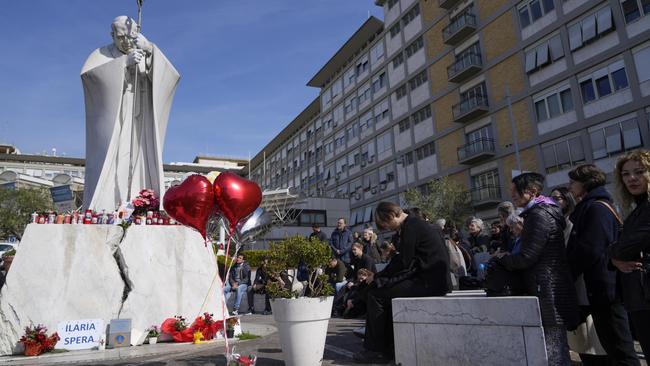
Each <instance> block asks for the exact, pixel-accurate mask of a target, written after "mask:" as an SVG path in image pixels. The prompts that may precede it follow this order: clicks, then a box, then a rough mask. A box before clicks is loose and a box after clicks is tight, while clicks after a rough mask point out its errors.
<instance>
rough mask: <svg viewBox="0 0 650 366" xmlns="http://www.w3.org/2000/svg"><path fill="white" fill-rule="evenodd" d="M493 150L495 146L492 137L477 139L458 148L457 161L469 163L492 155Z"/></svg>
mask: <svg viewBox="0 0 650 366" xmlns="http://www.w3.org/2000/svg"><path fill="white" fill-rule="evenodd" d="M495 150H496V147H495V144H494V140H493V139H488V138H483V139H478V140H475V141H472V142H470V143H468V144H466V145H463V146H461V147H459V148H458V162H459V163H461V164H471V163H474V162H476V161H479V160H481V159H484V158H487V157H491V156H494V152H495Z"/></svg>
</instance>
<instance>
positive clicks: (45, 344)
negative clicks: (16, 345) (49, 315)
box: [19, 324, 60, 356]
mask: <svg viewBox="0 0 650 366" xmlns="http://www.w3.org/2000/svg"><path fill="white" fill-rule="evenodd" d="M59 339H60V338H59V334H58V333H56V332H54V334H52V335H51V336H49V337H48V336H47V328H46V327H45V326H44V325H42V324H39V325H37V326H28V327H25V334H24V335H23V336H22V337H21V338H20V341H19V342H20V343H22V344H23V345H24V346H25V356H38V355H40V354H41V353H43V352H48V351H51V350H53V349H54V346H55V345H56V342H58V341H59Z"/></svg>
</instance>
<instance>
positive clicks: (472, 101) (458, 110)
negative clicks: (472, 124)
mask: <svg viewBox="0 0 650 366" xmlns="http://www.w3.org/2000/svg"><path fill="white" fill-rule="evenodd" d="M481 107H482V108H488V107H489V104H488V98H487V95H483V94H476V95H474V96H471V97H466V98H464V99H462V100H461V101H460V102H459V103H457V104H454V107H453V113H454V118H456V119H457V118H459V117H462V116H464V115H466V114H467V113H469V112H471V111H472V110H474V109H476V108H481Z"/></svg>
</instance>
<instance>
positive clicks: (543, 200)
mask: <svg viewBox="0 0 650 366" xmlns="http://www.w3.org/2000/svg"><path fill="white" fill-rule="evenodd" d="M540 203H545V204H547V205H552V206H557V205H558V204H557V202H555V201H553V199H552V198H549V197H546V196H542V195H539V196H537V197H535V198H533V199H532V200H530V202H528V204H527V205H526V208H525V209H524V211H528V210H529V209H530V208H532V207H534V206H536V205H539V204H540Z"/></svg>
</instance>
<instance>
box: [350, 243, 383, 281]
mask: <svg viewBox="0 0 650 366" xmlns="http://www.w3.org/2000/svg"><path fill="white" fill-rule="evenodd" d="M351 264H352V276H351V277H352V278H353V280H356V278H357V272H359V270H360V269H361V268H365V269H367V270H369V271H370V272H372V273H376V272H377V268H376V267H375V260H374V259H373V258H370V256H369V255H368V254H366V253H364V252H363V244H361V243H354V244H352V262H351Z"/></svg>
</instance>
